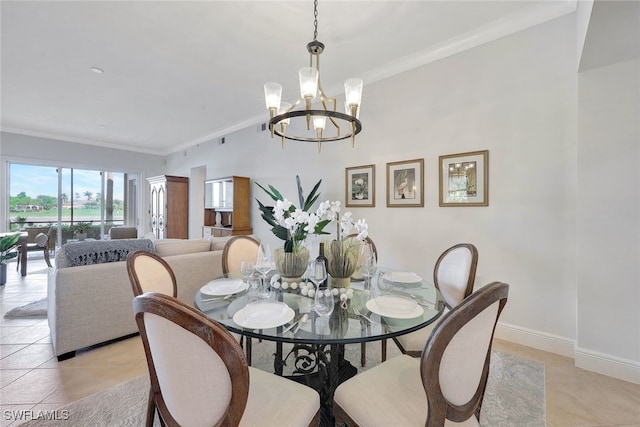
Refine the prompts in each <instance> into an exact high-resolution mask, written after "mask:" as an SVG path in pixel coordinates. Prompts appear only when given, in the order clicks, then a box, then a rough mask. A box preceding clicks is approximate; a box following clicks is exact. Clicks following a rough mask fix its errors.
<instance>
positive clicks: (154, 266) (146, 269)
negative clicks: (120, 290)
mask: <svg viewBox="0 0 640 427" xmlns="http://www.w3.org/2000/svg"><path fill="white" fill-rule="evenodd" d="M127 273H128V274H129V280H130V281H131V286H132V288H133V294H134V296H137V295H141V294H143V293H145V292H160V293H162V294H165V295H170V296H173V297H177V296H178V288H177V284H176V276H175V274H174V273H173V270H172V269H171V267H170V266H169V264H167V262H166V261H165V260H164V259H162V258H161V257H160V256H158V255H156V254H154V253H151V252H147V251H135V252H131V253H130V254H129V255H128V256H127Z"/></svg>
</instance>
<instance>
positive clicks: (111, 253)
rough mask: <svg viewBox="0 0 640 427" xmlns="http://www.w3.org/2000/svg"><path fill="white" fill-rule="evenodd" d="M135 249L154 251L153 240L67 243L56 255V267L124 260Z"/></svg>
mask: <svg viewBox="0 0 640 427" xmlns="http://www.w3.org/2000/svg"><path fill="white" fill-rule="evenodd" d="M137 250H145V251H149V252H154V247H153V242H152V241H151V240H147V239H123V240H97V241H83V242H73V243H67V244H65V245H63V246H62V249H61V250H60V253H59V254H58V255H56V267H57V268H63V267H76V266H79V265H91V264H103V263H107V262H118V261H126V260H127V255H128V254H129V252H133V251H137ZM65 261H66V262H65Z"/></svg>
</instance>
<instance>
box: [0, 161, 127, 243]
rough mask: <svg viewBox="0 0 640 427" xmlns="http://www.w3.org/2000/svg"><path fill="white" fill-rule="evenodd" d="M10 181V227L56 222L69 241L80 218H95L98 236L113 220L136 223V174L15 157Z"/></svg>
mask: <svg viewBox="0 0 640 427" xmlns="http://www.w3.org/2000/svg"><path fill="white" fill-rule="evenodd" d="M9 183H10V184H9V187H10V188H9V199H10V200H9V229H10V230H19V229H23V228H25V227H43V226H49V225H55V226H57V228H58V233H57V235H58V236H59V238H58V243H59V244H64V243H66V242H67V241H68V240H69V239H73V238H74V231H73V225H74V224H77V223H78V222H88V223H90V224H91V225H90V227H89V230H88V232H87V237H88V238H93V239H100V238H101V236H103V235H104V234H106V233H108V231H109V229H110V228H111V227H112V226H114V225H133V226H135V223H136V221H135V215H132V212H134V211H135V210H130V209H128V208H129V207H130V206H129V205H133V207H135V194H128V193H130V192H132V191H133V192H135V176H133V177H131V176H128V175H127V174H126V173H123V172H110V171H96V170H89V169H75V168H64V167H58V168H56V167H51V166H37V165H26V164H18V163H10V165H9ZM58 183H59V184H58ZM132 196H133V197H132Z"/></svg>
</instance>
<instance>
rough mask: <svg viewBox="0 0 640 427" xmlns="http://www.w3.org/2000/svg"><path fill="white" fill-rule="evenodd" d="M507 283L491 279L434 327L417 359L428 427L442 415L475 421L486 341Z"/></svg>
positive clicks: (487, 354) (483, 381) (485, 374)
mask: <svg viewBox="0 0 640 427" xmlns="http://www.w3.org/2000/svg"><path fill="white" fill-rule="evenodd" d="M508 294H509V285H507V284H505V283H500V282H493V283H490V284H489V285H487V286H485V287H483V288H481V289H479V290H478V291H476V292H474V293H473V294H471V295H470V296H469V297H468V298H466V299H465V300H464V301H463V302H462V303H460V305H458V306H456V307H454V308H453V309H452V310H451V311H450V312H448V313H447V314H446V315H445V316H444V317H443V319H442V321H441V322H440V323H438V325H437V326H436V327H435V328H434V330H433V332H432V333H431V335H430V337H429V339H428V340H427V344H426V346H425V350H424V352H423V353H422V358H421V370H420V372H421V376H422V383H423V386H424V389H425V392H426V393H427V401H428V403H429V404H428V406H429V416H428V419H427V426H428V427H430V426H436V425H440V426H441V425H442V421H444V419H445V418H446V419H448V420H451V421H455V422H463V421H466V420H468V419H469V418H470V417H472V416H474V415H475V417H476V420H474V421H477V420H479V415H480V406H481V404H482V398H483V395H484V390H485V388H486V385H487V378H488V376H489V362H490V358H491V342H492V340H493V333H494V331H495V326H496V323H497V322H498V317H499V316H500V313H501V312H502V309H503V308H504V305H505V304H506V302H507V297H508Z"/></svg>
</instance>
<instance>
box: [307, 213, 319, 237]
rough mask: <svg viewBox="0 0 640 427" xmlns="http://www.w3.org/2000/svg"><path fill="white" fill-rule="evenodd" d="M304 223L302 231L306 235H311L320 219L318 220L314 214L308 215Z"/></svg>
mask: <svg viewBox="0 0 640 427" xmlns="http://www.w3.org/2000/svg"><path fill="white" fill-rule="evenodd" d="M306 222H307V225H306V227H304V231H306V232H307V233H313V231H314V229H315V228H316V224H317V223H318V222H320V218H318V216H317V215H316V214H309V216H308V217H307V221H306Z"/></svg>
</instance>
